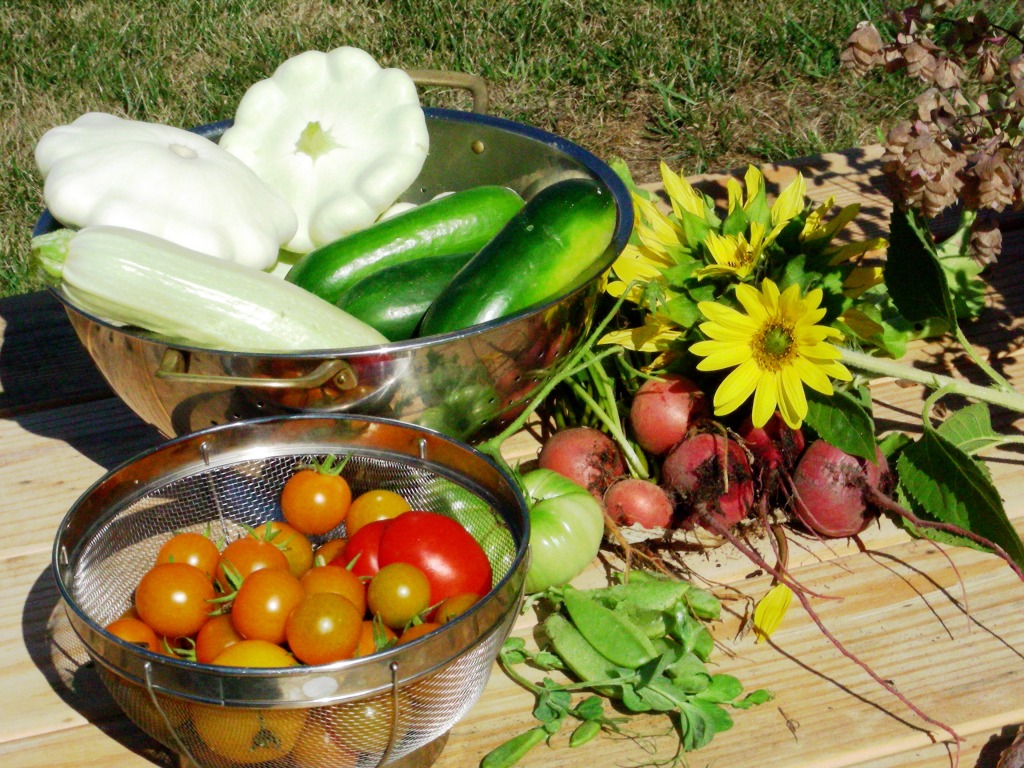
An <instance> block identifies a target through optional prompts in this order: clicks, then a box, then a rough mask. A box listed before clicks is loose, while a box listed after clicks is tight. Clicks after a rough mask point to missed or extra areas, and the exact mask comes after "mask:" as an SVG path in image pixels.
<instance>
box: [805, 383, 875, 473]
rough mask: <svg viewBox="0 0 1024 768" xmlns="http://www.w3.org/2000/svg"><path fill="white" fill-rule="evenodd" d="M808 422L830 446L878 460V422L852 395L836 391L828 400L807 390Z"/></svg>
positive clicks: (826, 397) (817, 393)
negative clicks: (876, 451)
mask: <svg viewBox="0 0 1024 768" xmlns="http://www.w3.org/2000/svg"><path fill="white" fill-rule="evenodd" d="M805 421H806V422H807V425H808V426H809V427H810V428H811V429H813V430H814V431H815V432H817V433H818V435H819V436H820V437H821V439H822V440H824V441H825V442H827V443H829V444H830V445H834V446H835V447H836V448H838V449H839V450H841V451H845V452H846V453H849V454H851V455H853V456H860V457H861V458H864V459H867V460H868V461H874V460H875V446H876V442H875V422H874V420H873V419H872V418H871V414H870V413H869V412H868V411H867V410H866V409H865V408H864V407H863V406H862V405H861V404H860V403H859V402H857V400H856V399H855V398H854V397H852V396H851V395H848V394H847V393H845V392H841V391H836V392H835V393H834V394H833V395H832V396H831V397H829V396H828V395H823V394H821V393H820V392H815V391H814V390H810V391H808V392H807V418H806V419H805Z"/></svg>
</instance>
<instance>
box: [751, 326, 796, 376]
mask: <svg viewBox="0 0 1024 768" xmlns="http://www.w3.org/2000/svg"><path fill="white" fill-rule="evenodd" d="M793 349H794V341H793V332H792V331H791V330H790V329H789V328H788V327H786V326H785V325H784V324H782V323H780V322H778V321H774V322H770V323H768V324H767V325H765V327H764V328H763V329H762V330H761V332H760V333H759V334H758V335H757V337H756V338H755V339H754V359H755V360H756V361H757V364H758V366H760V367H761V368H762V369H764V370H770V371H777V370H779V369H780V368H782V366H783V365H784V364H785V363H786V361H787V360H788V359H789V358H790V357H791V355H792V352H793Z"/></svg>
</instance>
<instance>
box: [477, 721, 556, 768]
mask: <svg viewBox="0 0 1024 768" xmlns="http://www.w3.org/2000/svg"><path fill="white" fill-rule="evenodd" d="M547 735H548V734H547V731H545V730H544V728H542V727H537V728H531V729H530V730H528V731H524V732H523V733H520V734H519V735H518V736H513V737H512V738H511V739H509V740H508V741H506V742H505V743H504V744H502V745H501V746H500V747H495V748H494V749H492V750H491V751H490V752H488V753H487V754H486V755H484V759H483V760H481V761H480V768H509V766H512V765H515V764H516V763H518V762H519V761H520V760H521V759H522V758H523V757H524V756H525V755H526V753H527V752H529V751H530V750H531V749H533V748H534V747H535V746H537V745H538V744H540V743H541V742H542V741H544V739H545V738H547Z"/></svg>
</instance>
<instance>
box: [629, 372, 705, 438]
mask: <svg viewBox="0 0 1024 768" xmlns="http://www.w3.org/2000/svg"><path fill="white" fill-rule="evenodd" d="M708 414H709V409H708V403H707V398H706V397H705V395H704V393H703V392H702V391H701V390H700V387H698V386H697V385H696V384H694V383H693V382H692V381H690V380H689V379H687V378H686V377H684V376H678V375H676V374H667V375H666V376H664V377H662V378H660V379H648V380H647V381H645V382H644V383H643V385H641V387H640V389H638V390H637V391H636V394H635V395H633V402H632V404H631V405H630V408H629V423H630V426H631V427H632V428H633V434H634V435H635V436H636V441H637V443H639V444H640V447H641V448H643V449H644V450H645V451H647V452H649V453H653V454H655V455H656V456H661V455H664V454H666V453H668V452H669V451H670V450H672V448H674V447H675V446H676V445H678V444H679V443H680V442H681V441H682V439H683V438H684V437H686V433H687V432H689V430H690V428H691V427H692V426H693V423H694V421H696V420H697V419H698V418H703V417H706V416H708Z"/></svg>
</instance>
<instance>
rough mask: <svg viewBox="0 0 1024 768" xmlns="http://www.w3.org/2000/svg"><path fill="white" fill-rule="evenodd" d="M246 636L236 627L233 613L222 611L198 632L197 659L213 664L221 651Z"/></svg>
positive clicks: (200, 661)
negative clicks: (232, 618) (232, 617)
mask: <svg viewBox="0 0 1024 768" xmlns="http://www.w3.org/2000/svg"><path fill="white" fill-rule="evenodd" d="M244 639H245V638H244V637H242V635H241V634H240V633H239V632H238V630H237V629H235V625H234V622H233V621H232V620H231V614H229V613H221V614H219V615H217V616H213V617H211V618H210V620H209V621H208V622H206V623H205V624H203V627H202V629H200V630H199V632H198V633H197V634H196V647H195V653H196V661H198V662H199V663H200V664H212V663H213V660H214V659H215V658H217V656H219V655H220V652H221V651H223V650H224V649H225V648H227V647H228V646H229V645H233V644H235V643H237V642H238V641H239V640H244Z"/></svg>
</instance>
